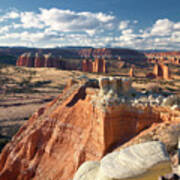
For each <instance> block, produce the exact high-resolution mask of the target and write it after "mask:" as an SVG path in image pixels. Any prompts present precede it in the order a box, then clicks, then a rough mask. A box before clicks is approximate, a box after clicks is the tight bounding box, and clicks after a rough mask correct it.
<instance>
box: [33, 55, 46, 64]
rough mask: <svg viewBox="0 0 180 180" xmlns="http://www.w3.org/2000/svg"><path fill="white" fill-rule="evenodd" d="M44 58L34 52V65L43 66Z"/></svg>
mask: <svg viewBox="0 0 180 180" xmlns="http://www.w3.org/2000/svg"><path fill="white" fill-rule="evenodd" d="M44 65H45V58H44V56H43V55H42V54H39V53H36V55H35V60H34V67H44Z"/></svg>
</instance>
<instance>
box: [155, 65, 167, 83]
mask: <svg viewBox="0 0 180 180" xmlns="http://www.w3.org/2000/svg"><path fill="white" fill-rule="evenodd" d="M153 74H154V75H155V77H156V78H159V77H161V78H163V79H164V80H168V79H170V72H169V68H168V66H167V65H164V64H160V63H156V64H155V65H154V69H153Z"/></svg>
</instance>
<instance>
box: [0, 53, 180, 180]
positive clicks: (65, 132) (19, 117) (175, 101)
mask: <svg viewBox="0 0 180 180" xmlns="http://www.w3.org/2000/svg"><path fill="white" fill-rule="evenodd" d="M104 56H105V55H104ZM104 56H103V58H104V65H103V64H101V61H99V57H97V58H96V59H95V61H92V62H93V63H94V62H96V64H94V65H93V64H92V65H91V64H90V62H88V61H87V60H86V61H85V60H83V59H81V58H80V57H79V58H80V60H79V64H78V66H74V69H71V67H72V66H71V65H70V69H69V70H67V68H66V70H64V66H62V67H61V66H59V67H53V66H51V67H27V66H26V61H27V62H30V60H26V59H25V60H23V59H22V55H20V56H19V57H18V58H17V63H16V64H17V65H16V66H15V65H2V66H1V70H0V74H1V102H0V110H1V113H0V135H1V138H0V142H1V150H2V153H1V156H0V158H1V160H0V162H1V163H2V164H1V175H0V179H3V180H4V179H31V178H33V179H34V178H35V179H44V177H45V176H46V177H49V179H57V177H58V178H59V179H62V180H66V179H68V178H73V175H74V173H75V171H76V170H77V169H78V167H79V166H80V165H81V164H82V163H83V162H85V161H87V160H100V159H101V158H102V157H103V156H104V155H106V154H108V153H110V152H119V151H121V149H124V148H128V147H131V146H132V145H135V144H139V143H145V142H151V141H161V142H163V143H164V144H165V145H166V148H167V152H168V153H169V155H170V160H171V165H173V168H174V169H175V170H176V168H177V165H178V157H177V143H178V140H177V139H178V137H179V132H180V126H179V121H180V74H179V69H180V64H174V63H172V62H171V61H168V62H167V58H166V62H162V60H161V61H159V60H158V58H157V60H155V61H153V62H149V57H148V56H145V55H144V57H146V58H142V59H141V60H139V64H138V61H136V63H134V61H133V60H131V58H130V59H127V58H126V59H122V58H121V59H120V58H119V57H118V58H117V59H114V60H111V59H106V58H105V57H104ZM151 56H152V55H151ZM23 57H24V55H23ZM27 57H28V56H27ZM21 59H22V60H21ZM132 59H133V56H132ZM53 60H54V59H51V61H53ZM20 61H22V62H23V61H24V64H23V63H22V62H20ZM31 61H32V60H31ZM35 61H36V64H37V63H38V61H41V62H42V59H39V60H35ZM44 61H45V60H44ZM55 61H56V64H57V60H56V59H55ZM60 61H62V58H61V60H60ZM64 61H65V60H64ZM66 61H67V63H66V64H68V60H66ZM72 61H73V60H72V59H71V61H69V63H72V64H73V63H74V62H72ZM74 61H75V62H77V60H76V59H75V60H74ZM19 62H20V63H19ZM87 62H88V64H85V63H87ZM31 64H33V63H31ZM51 64H53V62H51ZM114 64H116V65H115V66H114ZM117 64H121V65H120V66H117ZM99 66H100V67H99ZM101 66H102V67H103V68H104V69H103V68H101ZM67 67H68V66H67ZM96 69H97V70H96ZM92 105H93V107H94V108H95V109H96V110H95V112H94V110H93V111H92V110H91V109H92V107H91V106H92ZM63 106H64V107H63ZM64 108H65V109H64ZM140 109H141V110H140ZM139 111H141V112H139ZM80 112H81V113H80ZM106 112H107V114H106ZM121 112H122V113H121ZM79 113H80V114H79ZM66 114H67V115H66ZM68 114H69V115H68ZM61 116H62V117H61ZM91 116H92V117H91ZM111 116H112V117H111ZM90 117H91V118H90ZM89 118H90V119H89ZM94 118H95V119H96V118H97V120H98V119H99V120H98V121H97V122H94ZM111 119H112V120H111ZM107 120H108V121H109V122H108V121H107ZM66 121H68V122H66ZM99 121H100V122H99ZM101 121H102V123H103V124H101ZM106 121H107V122H106ZM123 121H124V122H123ZM85 122H86V123H85ZM135 122H137V124H136V125H135V124H134V123H135ZM79 123H80V124H79ZM83 123H85V124H84V126H83ZM87 123H93V126H92V125H90V124H89V125H88V124H87ZM99 123H100V124H99ZM121 123H122V124H121ZM33 127H36V128H33ZM58 127H59V128H60V129H59V130H58V129H56V128H58ZM102 127H104V128H103V129H104V132H103V131H102ZM89 128H93V129H91V131H92V132H91V133H90V132H89V131H90V129H89ZM109 128H111V129H109ZM134 128H135V129H134ZM136 128H137V129H136ZM88 129H89V130H88ZM106 129H107V131H106ZM58 131H59V133H58V134H57V132H58ZM39 133H40V134H41V135H40V134H39ZM69 133H70V134H69ZM74 133H75V134H74ZM71 134H72V135H71ZM76 134H79V135H80V136H81V137H84V138H85V139H86V140H85V139H84V140H83V139H81V138H80V139H79V138H77V137H76V136H77V135H76ZM85 134H86V135H85ZM92 135H93V136H92ZM94 136H95V137H94ZM70 137H71V138H73V139H74V140H73V139H71V138H70ZM75 137H76V138H77V139H76V138H75ZM19 138H20V140H18V139H19ZM29 138H30V139H32V140H28V139H29ZM39 138H42V140H40V139H39ZM69 138H70V139H69ZM87 138H88V143H87V142H86V141H87ZM91 138H92V139H91ZM99 138H100V139H99ZM102 138H103V139H104V140H103V141H102ZM43 139H44V140H43ZM60 139H61V140H60ZM63 139H64V140H63ZM75 139H76V140H75ZM41 141H42V142H41ZM81 141H82V142H81ZM8 142H9V143H8ZM40 142H41V148H40V147H39V148H37V143H40ZM85 142H86V143H85ZM29 143H30V144H29ZM64 143H65V144H64ZM84 143H85V144H84ZM99 143H100V144H99ZM6 144H7V145H6ZM28 144H29V145H28ZM68 144H69V145H68ZM98 144H99V145H98ZM5 145H6V146H5ZM77 145H78V146H79V145H81V146H82V147H81V148H80V147H76V146H77ZM4 146H5V147H4ZM20 146H21V149H22V147H23V148H24V150H20V151H19V153H20V154H19V155H18V156H17V158H18V159H24V160H25V162H26V163H28V162H32V165H31V166H33V168H32V170H31V171H28V172H27V169H29V167H28V166H27V167H26V166H25V164H26V163H25V164H24V163H23V164H22V162H21V160H20V161H19V160H18V161H17V160H14V163H13V164H12V162H11V161H12V160H11V158H10V157H9V156H11V155H10V154H12V153H15V151H17V150H18V149H19V147H20ZM56 146H57V147H56ZM3 147H4V148H3ZM70 147H73V149H74V150H73V149H71V150H70V149H69V148H70ZM93 147H94V149H96V151H95V152H94V151H93V150H92V149H93ZM12 148H13V149H14V150H10V149H12ZM29 148H30V149H29ZM42 148H43V149H42ZM44 148H45V149H44ZM16 149H17V150H16ZM28 149H29V150H28ZM68 149H69V150H68ZM21 151H22V152H21ZM81 151H82V152H81ZM40 152H41V153H40ZM65 152H66V153H67V155H66V156H68V157H69V158H68V159H67V160H65V159H64V161H67V163H66V165H65V164H63V165H60V164H59V165H58V169H56V170H54V171H53V172H52V171H51V170H50V171H48V170H46V171H45V172H44V170H45V169H46V168H47V167H48V166H49V163H51V166H54V165H55V164H56V165H57V164H58V162H57V160H58V158H57V157H56V156H57V155H56V154H57V153H58V154H59V155H58V157H59V158H63V157H66V156H65V155H61V153H62V154H64V153H65ZM27 153H28V154H27ZM29 153H30V154H29ZM39 153H40V154H39ZM77 153H78V154H77ZM79 153H80V154H79ZM8 154H9V155H8ZM36 154H37V155H36ZM38 154H39V155H38ZM46 154H49V155H48V156H49V157H46V156H47V155H46ZM75 154H77V155H76V158H75V159H72V157H71V156H75ZM36 156H37V157H36ZM51 156H52V157H54V158H55V159H56V160H55V159H54V160H52V159H51V158H50V157H51ZM105 157H106V156H105ZM41 158H45V159H44V160H40V159H41ZM49 158H50V159H49ZM170 160H169V162H170ZM8 161H10V162H11V164H9V162H8ZM45 161H47V163H48V164H47V165H46V164H45V163H44V162H45ZM68 162H69V163H68ZM70 162H71V163H70ZM73 162H74V164H73ZM41 163H43V164H42V165H41ZM54 163H55V164H54ZM158 163H159V162H158ZM8 164H9V165H8ZM53 164H54V165H53ZM16 166H17V167H19V168H18V169H17V168H16ZM24 166H25V167H24ZM41 166H42V167H41ZM65 167H66V168H65ZM92 167H94V165H93V164H92ZM9 168H11V169H12V172H9ZM87 168H88V167H87ZM95 168H97V164H95ZM38 171H41V174H39V173H38ZM61 171H65V172H66V171H69V172H68V173H61ZM79 171H80V172H81V170H79ZM79 171H78V172H79ZM22 172H26V173H25V174H23V173H22ZM47 172H48V174H49V175H48V174H47ZM78 172H77V175H76V177H75V179H78V180H79V178H80V177H79V175H78ZM168 172H171V171H167V172H166V173H168ZM84 173H85V172H84ZM150 174H151V173H150ZM162 174H163V172H162ZM159 175H161V173H160V174H159ZM83 176H84V179H87V178H88V177H89V175H88V173H87V175H86V174H84V175H83ZM103 176H104V175H103ZM77 177H78V178H77ZM93 177H94V179H95V178H97V177H95V174H94V175H93ZM157 177H158V176H154V177H153V178H154V179H155V178H157ZM151 178H152V177H151ZM151 178H150V179H151ZM91 179H93V178H92V177H91ZM146 179H148V178H146Z"/></svg>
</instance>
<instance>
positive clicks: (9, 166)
mask: <svg viewBox="0 0 180 180" xmlns="http://www.w3.org/2000/svg"><path fill="white" fill-rule="evenodd" d="M134 93H135V91H134V90H133V89H132V87H131V81H130V80H129V79H120V78H112V77H111V78H101V79H99V81H98V80H97V79H87V78H82V79H81V80H76V81H72V82H70V83H69V84H68V86H67V87H66V89H65V90H64V92H63V93H62V94H61V95H59V96H58V97H57V98H56V99H55V100H53V101H52V102H51V103H50V104H48V105H47V106H46V107H44V108H41V109H39V110H38V111H37V112H36V113H35V114H34V115H33V116H32V117H31V118H30V119H29V121H28V122H27V123H26V124H25V125H24V126H23V127H22V128H21V129H20V130H19V132H18V133H17V134H16V135H15V136H14V137H13V139H12V141H11V142H10V143H9V144H7V145H6V146H5V148H4V149H3V151H2V153H1V155H0V180H10V179H13V180H16V179H18V180H29V179H37V180H41V179H51V180H68V179H72V178H73V176H74V173H75V172H76V171H77V169H78V168H79V166H80V165H81V164H82V163H83V162H85V161H87V160H91V161H94V160H100V159H101V158H102V157H103V156H104V155H105V154H107V153H108V152H111V151H112V150H113V149H114V148H116V147H117V146H119V145H121V144H122V143H124V142H126V141H128V140H129V139H130V138H132V137H134V136H136V135H137V134H138V133H140V132H141V131H142V130H144V129H146V128H148V127H150V126H151V125H152V124H154V123H155V124H157V123H161V122H162V121H163V120H164V118H163V117H161V115H160V113H159V112H158V111H157V112H156V111H155V109H154V108H153V107H151V106H149V107H145V108H141V107H136V106H132V105H131V100H132V95H133V94H134ZM93 167H94V165H93ZM95 171H96V170H95Z"/></svg>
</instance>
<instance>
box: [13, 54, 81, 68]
mask: <svg viewBox="0 0 180 180" xmlns="http://www.w3.org/2000/svg"><path fill="white" fill-rule="evenodd" d="M16 65H17V66H25V67H36V68H38V67H39V68H40V67H55V68H60V69H64V70H80V69H81V65H80V61H73V62H72V61H68V60H66V61H65V60H62V58H61V57H60V56H55V55H52V54H51V53H49V54H42V53H36V54H33V53H24V54H22V55H20V56H19V58H18V60H17V61H16Z"/></svg>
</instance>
